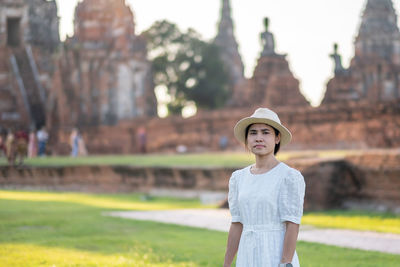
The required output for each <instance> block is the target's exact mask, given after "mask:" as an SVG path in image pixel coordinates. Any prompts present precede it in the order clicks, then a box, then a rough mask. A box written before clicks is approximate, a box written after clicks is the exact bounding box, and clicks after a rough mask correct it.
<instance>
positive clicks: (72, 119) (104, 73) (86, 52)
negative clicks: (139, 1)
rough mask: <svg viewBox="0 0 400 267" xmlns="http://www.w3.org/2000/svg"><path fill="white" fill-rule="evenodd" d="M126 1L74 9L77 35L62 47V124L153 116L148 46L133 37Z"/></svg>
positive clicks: (92, 1)
mask: <svg viewBox="0 0 400 267" xmlns="http://www.w3.org/2000/svg"><path fill="white" fill-rule="evenodd" d="M133 21H134V20H133V13H132V11H131V9H130V8H129V7H128V6H127V5H126V4H125V1H124V0H118V1H99V0H85V1H82V2H79V3H78V6H77V7H76V10H75V20H74V28H75V32H74V35H73V36H72V37H69V38H68V39H67V40H66V41H65V43H64V53H63V55H62V58H61V62H60V65H59V66H60V69H61V73H62V77H64V74H65V77H67V79H68V80H66V79H63V82H62V85H63V86H65V89H64V90H61V91H60V95H59V97H58V101H59V103H58V104H59V105H58V106H59V107H60V108H61V107H62V108H63V109H64V110H60V113H59V115H60V118H61V120H60V124H61V125H64V126H65V125H77V126H83V125H91V126H93V125H94V126H96V125H104V124H106V125H110V124H115V123H117V122H118V121H120V120H122V119H131V118H135V117H140V116H155V115H156V114H157V113H156V111H157V104H156V98H155V94H154V84H153V77H152V74H151V64H150V62H149V61H148V60H147V51H146V42H145V40H144V39H143V38H142V37H141V36H138V35H136V33H135V25H134V22H133Z"/></svg>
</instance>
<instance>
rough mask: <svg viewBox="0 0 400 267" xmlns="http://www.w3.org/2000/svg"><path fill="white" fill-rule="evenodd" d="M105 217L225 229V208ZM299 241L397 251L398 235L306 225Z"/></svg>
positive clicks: (227, 215) (227, 218)
mask: <svg viewBox="0 0 400 267" xmlns="http://www.w3.org/2000/svg"><path fill="white" fill-rule="evenodd" d="M104 215H107V216H115V217H122V218H128V219H135V220H146V221H156V222H163V223H171V224H178V225H185V226H192V227H199V228H206V229H210V230H217V231H225V232H227V231H228V230H229V226H230V220H231V218H230V213H229V210H224V209H220V210H215V209H205V210H199V209H188V210H166V211H124V212H108V213H104ZM299 240H302V241H309V242H316V243H322V244H326V245H334V246H340V247H347V248H357V249H362V250H371V251H379V252H384V253H391V254H400V235H397V234H386V233H376V232H366V231H353V230H342V229H320V228H319V229H318V228H314V227H312V226H308V225H302V226H301V227H300V233H299Z"/></svg>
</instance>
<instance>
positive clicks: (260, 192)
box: [228, 162, 305, 267]
mask: <svg viewBox="0 0 400 267" xmlns="http://www.w3.org/2000/svg"><path fill="white" fill-rule="evenodd" d="M250 168H251V166H248V167H246V168H243V169H241V170H237V171H235V172H233V174H232V177H231V178H230V180H229V195H228V201H229V209H230V212H231V215H232V222H240V223H242V224H243V232H242V235H241V238H240V243H239V250H238V254H237V259H236V266H237V267H278V265H279V263H280V261H281V258H282V251H283V240H284V236H285V231H286V230H285V229H286V228H285V221H290V222H294V223H296V224H300V220H301V217H302V215H303V201H304V193H305V183H304V178H303V176H302V175H301V173H300V172H299V171H297V170H295V169H293V168H291V167H289V166H288V165H286V164H285V163H282V162H280V163H279V164H278V165H276V166H275V167H274V168H272V169H271V170H269V171H268V172H266V173H263V174H252V173H251V172H250ZM292 264H293V266H294V267H299V266H300V264H299V259H298V257H297V254H296V253H295V254H294V257H293V260H292Z"/></svg>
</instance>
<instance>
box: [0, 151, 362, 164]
mask: <svg viewBox="0 0 400 267" xmlns="http://www.w3.org/2000/svg"><path fill="white" fill-rule="evenodd" d="M356 153H360V151H357V150H326V151H282V152H280V153H278V159H279V160H283V161H284V160H288V159H290V158H309V157H319V158H338V157H344V156H346V155H351V154H356ZM252 163H254V158H253V156H252V155H251V154H250V153H246V152H242V153H240V152H224V153H222V152H220V153H202V154H184V155H182V154H168V155H166V154H147V155H103V156H94V155H93V156H87V157H78V158H72V157H68V156H57V157H55V156H54V157H45V158H33V159H27V160H25V164H26V165H29V166H67V165H134V166H201V167H204V166H205V167H207V166H209V167H213V166H222V167H238V168H240V167H244V166H247V165H250V164H252ZM6 164H7V162H6V160H5V158H4V157H3V158H0V165H6Z"/></svg>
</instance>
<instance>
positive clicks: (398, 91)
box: [322, 0, 400, 105]
mask: <svg viewBox="0 0 400 267" xmlns="http://www.w3.org/2000/svg"><path fill="white" fill-rule="evenodd" d="M397 22H398V20H397V15H396V13H395V10H394V8H393V3H392V1H391V0H369V1H368V2H367V5H366V7H365V10H364V12H363V15H362V19H361V25H360V29H359V32H358V35H357V37H356V39H355V44H354V45H355V56H354V58H353V59H352V60H351V62H350V66H349V68H348V69H345V68H343V66H342V63H341V57H340V54H338V52H337V45H335V46H334V52H333V54H332V55H331V57H332V58H333V60H334V62H335V77H334V78H333V79H332V80H330V81H329V82H328V85H327V89H326V93H325V98H324V100H323V101H322V105H326V104H334V103H337V102H349V101H354V102H368V103H371V104H375V103H376V102H385V101H393V100H394V99H396V100H399V99H400V32H399V28H398V26H397Z"/></svg>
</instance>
